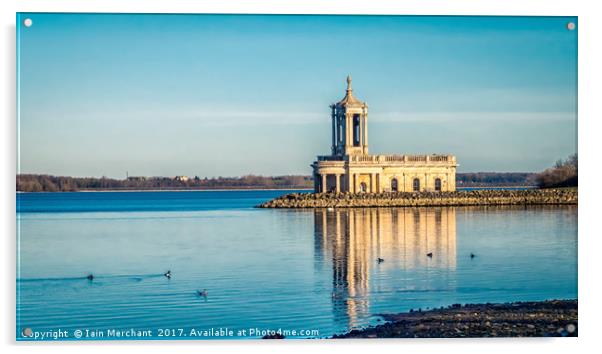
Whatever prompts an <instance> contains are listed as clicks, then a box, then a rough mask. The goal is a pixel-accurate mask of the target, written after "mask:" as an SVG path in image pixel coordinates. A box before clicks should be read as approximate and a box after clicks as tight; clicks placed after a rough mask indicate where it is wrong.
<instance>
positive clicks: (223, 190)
mask: <svg viewBox="0 0 602 354" xmlns="http://www.w3.org/2000/svg"><path fill="white" fill-rule="evenodd" d="M513 188H517V189H535V188H537V186H475V187H458V190H464V189H502V190H503V189H513ZM292 190H295V191H309V192H312V191H313V188H307V187H305V188H295V187H290V188H289V187H287V188H257V187H254V188H207V189H193V188H188V189H185V188H179V189H81V190H77V191H39V192H26V191H16V192H17V193H89V192H229V191H232V192H240V191H292Z"/></svg>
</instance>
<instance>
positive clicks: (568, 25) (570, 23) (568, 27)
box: [566, 22, 575, 31]
mask: <svg viewBox="0 0 602 354" xmlns="http://www.w3.org/2000/svg"><path fill="white" fill-rule="evenodd" d="M566 29H568V30H569V31H572V30H574V29H575V22H569V23H567V24H566Z"/></svg>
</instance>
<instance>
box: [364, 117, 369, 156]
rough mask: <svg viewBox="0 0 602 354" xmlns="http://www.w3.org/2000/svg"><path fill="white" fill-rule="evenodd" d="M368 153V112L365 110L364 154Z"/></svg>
mask: <svg viewBox="0 0 602 354" xmlns="http://www.w3.org/2000/svg"><path fill="white" fill-rule="evenodd" d="M367 153H368V111H367V110H366V109H365V108H364V154H367Z"/></svg>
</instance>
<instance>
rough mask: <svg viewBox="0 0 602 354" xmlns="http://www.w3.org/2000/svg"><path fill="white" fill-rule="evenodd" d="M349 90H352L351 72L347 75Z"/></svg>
mask: <svg viewBox="0 0 602 354" xmlns="http://www.w3.org/2000/svg"><path fill="white" fill-rule="evenodd" d="M347 91H351V74H350V75H347Z"/></svg>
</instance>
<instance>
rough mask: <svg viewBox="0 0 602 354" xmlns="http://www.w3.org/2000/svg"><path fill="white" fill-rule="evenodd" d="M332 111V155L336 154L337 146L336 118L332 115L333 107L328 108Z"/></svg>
mask: <svg viewBox="0 0 602 354" xmlns="http://www.w3.org/2000/svg"><path fill="white" fill-rule="evenodd" d="M330 108H331V109H332V113H331V116H332V154H333V155H335V154H336V146H337V133H336V132H337V125H336V117H335V115H334V106H330Z"/></svg>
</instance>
